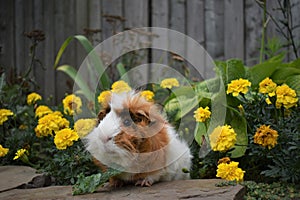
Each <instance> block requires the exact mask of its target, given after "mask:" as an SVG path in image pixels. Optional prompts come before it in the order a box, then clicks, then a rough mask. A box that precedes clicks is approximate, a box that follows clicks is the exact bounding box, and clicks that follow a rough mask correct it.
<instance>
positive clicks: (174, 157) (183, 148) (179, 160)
mask: <svg viewBox="0 0 300 200" xmlns="http://www.w3.org/2000/svg"><path fill="white" fill-rule="evenodd" d="M134 95H139V94H138V93H135V92H129V93H122V94H120V95H119V94H113V96H112V101H111V104H110V106H111V111H110V112H109V113H108V114H107V115H106V116H105V117H104V119H103V120H102V121H101V122H100V124H99V125H98V126H97V127H96V128H95V129H94V130H93V131H92V132H91V133H90V134H88V135H87V136H86V137H85V141H86V149H87V150H88V151H89V152H90V153H91V154H92V156H94V157H95V158H96V159H97V160H99V161H100V162H101V163H103V164H104V165H106V166H108V167H113V166H115V165H117V166H121V167H122V168H123V169H125V171H126V173H123V174H122V175H121V176H120V178H121V179H123V180H131V179H132V176H133V175H134V174H135V173H143V172H147V171H140V170H141V169H139V166H140V164H141V163H139V162H138V158H139V155H138V154H132V153H129V152H127V151H126V150H124V149H122V148H120V147H118V146H117V145H116V144H115V143H114V141H113V139H109V138H112V137H114V136H115V135H117V134H118V133H119V132H120V130H121V129H120V127H121V126H120V123H122V122H121V119H120V118H119V117H118V116H117V114H116V113H115V111H114V109H116V108H117V109H121V108H122V102H123V101H125V100H127V98H128V97H129V98H132V97H133V96H134ZM165 126H167V127H165V128H167V133H168V137H169V141H170V142H169V144H168V145H167V146H166V147H165V148H164V149H162V150H160V151H164V153H165V155H166V165H165V166H161V167H160V168H157V169H153V168H151V164H149V171H148V172H150V171H156V170H158V171H157V173H155V174H151V175H149V176H148V177H146V179H145V180H144V181H146V182H148V183H151V184H152V183H153V182H157V181H170V180H177V179H187V178H189V174H186V173H183V172H182V169H183V168H186V169H189V168H190V166H191V157H192V156H191V154H190V150H189V147H188V146H187V144H186V143H185V142H183V141H181V140H180V139H179V138H178V136H177V133H176V132H175V130H174V129H173V128H172V127H171V126H169V125H168V124H165ZM157 153H159V152H157ZM145 156H148V155H145ZM150 156H151V155H150ZM158 166H159V165H158ZM142 170H145V169H142Z"/></svg>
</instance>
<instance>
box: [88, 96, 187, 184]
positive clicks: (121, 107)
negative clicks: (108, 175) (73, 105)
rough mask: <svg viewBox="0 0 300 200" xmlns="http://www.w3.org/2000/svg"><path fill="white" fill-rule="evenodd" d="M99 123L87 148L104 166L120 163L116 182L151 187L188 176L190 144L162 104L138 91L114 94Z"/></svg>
mask: <svg viewBox="0 0 300 200" xmlns="http://www.w3.org/2000/svg"><path fill="white" fill-rule="evenodd" d="M98 117H99V125H98V126H97V127H96V128H95V129H94V130H93V131H92V132H91V133H90V134H88V135H87V136H86V138H85V141H86V149H87V150H88V151H89V152H90V153H91V154H92V156H93V157H94V158H95V159H96V160H97V163H98V165H99V167H101V169H103V170H105V167H104V166H106V167H116V166H119V167H121V168H122V169H123V170H124V173H122V174H121V175H119V176H117V177H114V178H113V179H112V180H111V184H116V182H118V183H119V182H133V183H136V184H139V185H142V186H150V185H152V184H153V183H154V182H157V181H170V180H176V179H187V178H189V174H186V173H183V172H182V169H183V168H187V169H189V168H190V166H191V154H190V150H189V148H188V146H187V144H186V143H185V142H183V141H181V140H180V139H179V138H178V136H177V134H176V132H175V130H174V129H173V128H172V127H171V126H170V125H169V123H168V122H167V120H166V119H165V117H163V115H162V114H161V112H160V110H159V109H158V107H157V106H156V105H155V104H154V103H152V102H149V101H147V100H146V99H145V98H144V97H142V96H141V95H140V93H138V92H128V93H121V94H115V93H113V95H112V98H111V102H110V104H109V107H107V108H103V110H102V111H100V113H99V115H98Z"/></svg>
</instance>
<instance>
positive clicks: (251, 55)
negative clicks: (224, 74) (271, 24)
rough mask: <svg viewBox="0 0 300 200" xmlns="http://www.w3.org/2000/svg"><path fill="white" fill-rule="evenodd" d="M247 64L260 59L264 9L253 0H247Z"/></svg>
mask: <svg viewBox="0 0 300 200" xmlns="http://www.w3.org/2000/svg"><path fill="white" fill-rule="evenodd" d="M244 12H245V57H244V59H245V64H246V65H248V66H251V65H254V64H257V63H258V61H259V47H260V39H261V30H262V9H261V8H259V6H258V5H257V3H256V2H254V1H252V0H246V1H245V11H244Z"/></svg>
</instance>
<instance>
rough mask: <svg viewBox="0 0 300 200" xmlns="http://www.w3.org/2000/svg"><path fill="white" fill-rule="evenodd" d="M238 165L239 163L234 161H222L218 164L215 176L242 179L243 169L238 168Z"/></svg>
mask: <svg viewBox="0 0 300 200" xmlns="http://www.w3.org/2000/svg"><path fill="white" fill-rule="evenodd" d="M238 165H239V163H238V162H234V161H231V162H229V163H226V162H222V163H220V164H219V165H218V169H217V175H216V176H217V177H220V178H222V179H225V180H227V181H234V180H235V181H237V182H240V181H243V179H244V173H245V171H243V170H242V169H241V168H239V167H238Z"/></svg>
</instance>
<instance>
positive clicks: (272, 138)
mask: <svg viewBox="0 0 300 200" xmlns="http://www.w3.org/2000/svg"><path fill="white" fill-rule="evenodd" d="M277 138H278V132H277V131H276V130H273V129H271V128H270V125H269V126H266V125H262V126H260V127H259V128H258V129H257V130H256V133H255V135H254V143H256V144H259V145H261V146H263V147H268V149H271V148H273V147H274V146H275V145H276V144H277Z"/></svg>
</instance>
